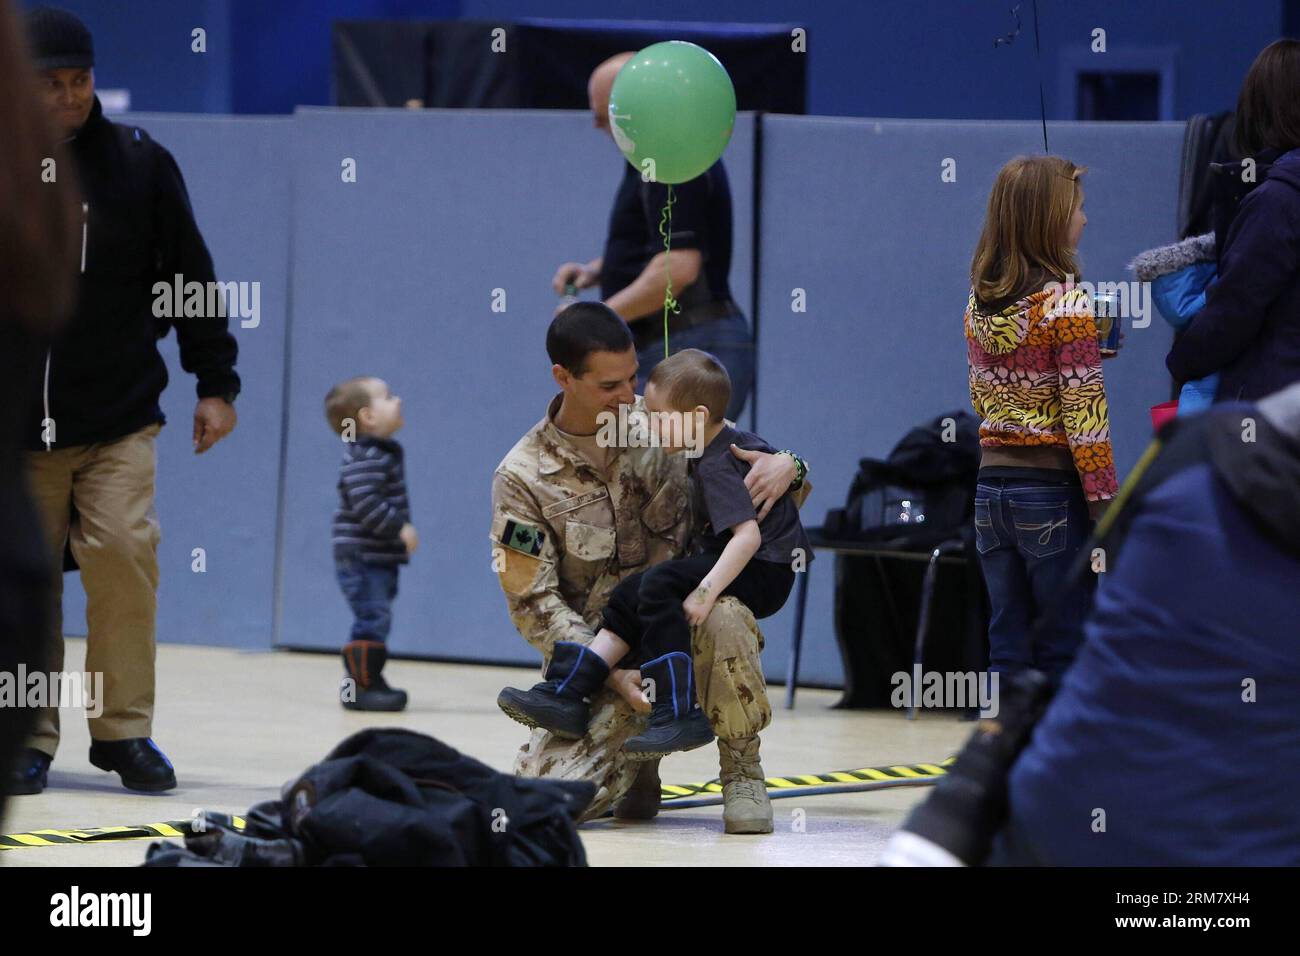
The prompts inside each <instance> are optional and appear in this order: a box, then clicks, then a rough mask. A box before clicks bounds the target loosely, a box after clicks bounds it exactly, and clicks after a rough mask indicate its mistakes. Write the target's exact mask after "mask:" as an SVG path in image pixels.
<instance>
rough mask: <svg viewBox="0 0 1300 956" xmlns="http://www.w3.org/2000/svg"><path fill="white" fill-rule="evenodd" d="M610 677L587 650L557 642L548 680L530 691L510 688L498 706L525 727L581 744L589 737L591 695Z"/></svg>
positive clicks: (576, 645)
mask: <svg viewBox="0 0 1300 956" xmlns="http://www.w3.org/2000/svg"><path fill="white" fill-rule="evenodd" d="M608 677H609V665H608V664H606V663H605V662H604V661H602V660H601V659H600V658H599V657H598V656H597V655H596V654H595V653H593V652H592V651H590V650H588V649H587V648H586V647H585V646H583V645H582V644H575V643H573V642H572V641H556V642H555V648H554V650H552V651H551V661H550V663H549V664H547V665H546V680H544V681H542V682H541V683H540V684H536V685H534V686H533V688H532V689H531V690H516V689H515V688H513V687H507V688H506V689H505V690H503V691H502V692H501V693H500V694H499V695H497V706H498V707H500V708H501V709H502V710H504V711H505V712H506V716H508V717H510V718H511V719H512V720H517V721H519V723H521V724H523V725H524V726H526V727H541V728H542V729H543V730H549V731H550V732H551V733H553V734H555V736H557V737H565V738H567V739H570V740H578V739H580V738H582V737H584V736H586V733H587V724H588V723H589V722H590V720H591V698H592V695H593V694H595V693H596V692H597V691H598V690H600V688H601V685H603V684H604V683H605V680H606V679H607V678H608Z"/></svg>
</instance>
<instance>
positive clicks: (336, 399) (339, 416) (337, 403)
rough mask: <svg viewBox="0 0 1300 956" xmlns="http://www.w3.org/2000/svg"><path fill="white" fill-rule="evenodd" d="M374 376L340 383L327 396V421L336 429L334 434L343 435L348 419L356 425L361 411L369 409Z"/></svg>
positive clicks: (356, 377)
mask: <svg viewBox="0 0 1300 956" xmlns="http://www.w3.org/2000/svg"><path fill="white" fill-rule="evenodd" d="M374 380H375V377H374V376H373V375H357V376H355V377H353V378H349V379H345V380H344V381H342V382H339V383H338V384H337V385H335V386H334V387H333V388H331V389H330V390H329V392H328V393H327V394H326V396H325V420H326V421H327V422H329V423H330V428H332V429H334V434H336V435H342V434H343V425H344V423H345V422H346V421H347V420H348V419H352V421H353V422H354V423H355V422H356V421H357V416H358V415H359V414H360V413H361V409H363V408H369V407H370V402H371V397H372V396H371V393H370V383H371V382H373V381H374Z"/></svg>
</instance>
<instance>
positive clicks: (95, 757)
mask: <svg viewBox="0 0 1300 956" xmlns="http://www.w3.org/2000/svg"><path fill="white" fill-rule="evenodd" d="M90 762H91V763H92V764H94V765H95V766H96V767H98V768H99V769H100V770H109V771H114V772H116V773H117V774H119V775H120V776H121V777H122V786H124V787H126V789H128V790H144V791H146V792H149V793H157V792H158V791H160V790H171V789H173V788H174V787H175V786H176V771H175V769H173V767H172V762H171V761H170V760H168V759H167V756H166V755H165V754H164V753H163V752H162V751H161V750H159V749H158V745H157V744H156V743H154V742H153V738H152V737H131V738H129V739H127V740H92V741H91V742H90Z"/></svg>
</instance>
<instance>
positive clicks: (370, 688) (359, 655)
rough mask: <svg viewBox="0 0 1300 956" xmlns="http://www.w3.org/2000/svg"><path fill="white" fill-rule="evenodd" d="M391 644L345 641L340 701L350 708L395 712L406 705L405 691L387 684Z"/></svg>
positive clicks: (403, 708)
mask: <svg viewBox="0 0 1300 956" xmlns="http://www.w3.org/2000/svg"><path fill="white" fill-rule="evenodd" d="M387 660H388V648H387V647H385V646H384V645H383V644H382V643H381V642H379V641H349V642H348V643H347V644H344V645H343V667H344V669H345V670H346V671H347V676H346V677H344V678H343V684H342V686H341V687H340V688H339V703H341V704H342V705H343V706H344V707H345V708H346V709H348V710H373V711H385V712H392V711H398V710H405V709H406V691H404V690H397V689H396V688H394V687H389V686H388V681H386V680H384V663H385V662H386V661H387Z"/></svg>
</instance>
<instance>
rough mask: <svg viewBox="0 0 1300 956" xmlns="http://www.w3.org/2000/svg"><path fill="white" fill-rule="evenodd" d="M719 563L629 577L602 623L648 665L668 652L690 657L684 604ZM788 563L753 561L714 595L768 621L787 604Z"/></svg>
mask: <svg viewBox="0 0 1300 956" xmlns="http://www.w3.org/2000/svg"><path fill="white" fill-rule="evenodd" d="M717 562H718V552H714V553H706V554H695V555H691V556H690V557H686V558H678V559H677V560H676V561H664V562H662V563H660V564H656V565H654V566H653V567H650V568H646V569H645V570H644V571H641V572H638V573H637V574H631V575H628V576H627V577H626V578H624V579H623V580H622V581H620V582H619V583H618V585H617V586H616V587H615V588H614V591H613V593H612V594H611V595H610V596H609V603H608V604H606V605H605V610H604V611H603V612H602V614H601V623H602V624H603V625H604V626H605V627H606V628H608V629H609V630H611V631H613V632H614V633H615V634H617V635H618V636H619V637H621V638H622V639H623V640H624V641H626V642H627V643H628V644H629V645H630V646H631V648H632V650H634V651H639V652H640V653H639V655H638V656H639V657H640V658H641V660H642V661H651V660H654V659H655V658H657V657H662V656H663V655H664V654H667V653H669V652H670V651H682V652H683V653H686V654H690V652H691V628H690V625H689V624H688V623H687V621H686V612H685V611H683V610H682V602H683V601H685V600H686V597H687V595H689V594H690V593H691V592H692V591H694V590H695V589H696V587H698V586H699V583H700V582H701V581H702V580H704V576H705V575H706V574H708V573H709V572H710V571H711V570H713V566H714V565H715V564H717ZM794 574H795V572H794V569H793V568H791V567H790V566H789V565H788V564H777V563H776V562H773V561H761V560H759V559H758V558H753V559H751V560H750V562H749V563H748V564H747V565H745V567H744V569H743V570H742V571H741V572H740V574H738V575H736V580H734V581H732V582H731V584H730V585H729V586H728V587H727V588H726V589H725V590H724V591H723V592H722V594H720V595H718V597H722V596H723V595H730V596H732V597H734V598H738V599H740V600H741V601H742V602H744V604H745V606H746V607H748V608H749V610H750V611H751V612H752V613H753V615H754V617H756V618H764V617H770V616H771V615H773V614H775V613H776V612H777V611H779V610H781V608H782V607H783V606H784V605H785V601H786V598H788V597H789V596H790V589H791V588H792V587H793V586H794Z"/></svg>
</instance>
